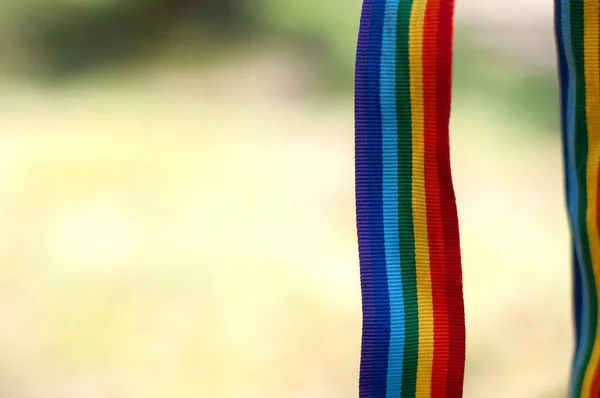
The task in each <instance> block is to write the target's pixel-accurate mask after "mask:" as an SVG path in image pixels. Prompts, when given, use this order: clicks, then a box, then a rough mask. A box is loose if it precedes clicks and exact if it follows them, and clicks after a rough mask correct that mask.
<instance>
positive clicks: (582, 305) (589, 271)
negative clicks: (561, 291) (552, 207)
mask: <svg viewBox="0 0 600 398" xmlns="http://www.w3.org/2000/svg"><path fill="white" fill-rule="evenodd" d="M555 20H556V42H557V48H558V60H559V62H558V63H559V72H560V88H561V108H562V120H561V127H562V137H563V149H564V150H563V156H564V164H565V177H566V188H567V189H566V191H567V208H568V213H569V222H570V227H571V237H572V245H573V257H574V260H573V268H574V269H573V274H574V278H573V279H574V288H573V296H574V297H573V301H574V314H575V331H576V333H575V335H576V342H575V354H574V356H573V364H572V371H571V382H570V390H569V396H570V397H585V398H590V397H593V398H597V397H600V366H598V365H599V362H600V341H599V339H598V337H599V336H600V333H599V332H600V329H599V327H600V324H599V323H598V315H599V314H598V310H599V307H598V287H600V239H599V237H598V230H599V227H600V225H599V224H600V217H599V215H600V212H599V211H598V210H599V208H600V202H599V201H598V187H599V184H600V180H599V179H598V172H599V167H600V60H599V55H600V33H599V26H600V22H599V21H600V2H599V0H556V1H555Z"/></svg>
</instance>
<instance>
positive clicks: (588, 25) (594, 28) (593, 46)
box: [581, 0, 600, 398]
mask: <svg viewBox="0 0 600 398" xmlns="http://www.w3.org/2000/svg"><path fill="white" fill-rule="evenodd" d="M598 17H599V15H598V1H597V0H596V1H589V0H588V1H585V3H584V34H583V36H584V59H585V91H586V93H585V95H586V98H585V99H586V118H587V126H588V132H587V136H588V161H587V170H586V183H587V203H588V204H587V206H588V208H587V213H586V223H587V231H588V238H589V244H590V251H591V257H592V267H593V268H594V278H595V280H596V286H597V287H598V286H600V247H599V245H600V239H598V225H597V222H596V201H597V199H598V162H599V161H600V98H599V94H600V80H599V75H598V67H599V62H598ZM599 315H600V314H599ZM599 319H600V316H599ZM598 336H600V323H598V326H597V328H596V341H595V342H594V349H593V351H592V356H591V358H590V363H589V364H588V367H587V370H586V373H585V377H584V379H583V386H582V390H581V396H582V397H586V398H587V397H590V396H591V395H590V393H591V387H592V382H593V380H594V372H595V370H596V368H597V367H598V360H599V359H600V346H599V345H598Z"/></svg>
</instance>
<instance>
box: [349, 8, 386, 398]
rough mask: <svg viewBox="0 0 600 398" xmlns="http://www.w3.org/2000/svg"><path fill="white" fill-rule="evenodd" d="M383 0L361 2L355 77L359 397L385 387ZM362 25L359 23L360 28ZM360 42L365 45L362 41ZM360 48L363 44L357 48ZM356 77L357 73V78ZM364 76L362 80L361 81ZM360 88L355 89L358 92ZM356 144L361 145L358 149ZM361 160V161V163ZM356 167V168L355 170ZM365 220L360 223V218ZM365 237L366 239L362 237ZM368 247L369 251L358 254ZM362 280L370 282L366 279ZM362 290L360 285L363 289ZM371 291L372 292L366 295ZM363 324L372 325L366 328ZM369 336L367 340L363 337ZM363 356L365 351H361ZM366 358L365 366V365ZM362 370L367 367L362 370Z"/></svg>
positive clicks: (376, 393)
mask: <svg viewBox="0 0 600 398" xmlns="http://www.w3.org/2000/svg"><path fill="white" fill-rule="evenodd" d="M385 3H386V2H385V0H371V1H368V0H366V1H365V5H364V9H363V12H367V11H369V12H370V17H369V18H368V21H369V22H368V31H369V33H368V45H367V46H366V67H365V70H364V73H365V75H364V76H360V78H361V82H360V83H361V84H363V83H364V101H365V102H364V105H365V112H364V114H361V116H362V117H365V120H366V132H362V134H363V136H362V137H361V140H357V149H356V151H357V160H358V157H359V155H360V156H361V157H364V158H365V159H361V161H360V162H357V166H356V167H357V177H356V179H357V180H356V184H357V212H358V218H359V230H358V234H359V245H360V242H361V241H364V240H368V246H362V247H360V251H361V267H362V268H368V269H369V271H370V278H369V279H370V283H371V284H372V291H371V288H367V290H368V294H369V299H372V300H374V302H373V303H372V308H365V306H366V304H371V303H366V302H363V308H364V309H365V310H366V311H365V312H364V313H363V319H364V321H363V322H364V323H363V333H364V334H363V348H364V347H365V346H368V347H372V348H371V349H372V352H370V353H365V352H364V351H363V358H362V361H361V397H369V398H378V397H381V398H385V396H386V386H387V368H388V351H389V341H390V302H389V293H388V285H387V267H386V262H385V238H384V224H383V191H382V187H383V151H382V118H381V105H380V67H381V50H382V41H383V24H384V18H385ZM364 28H365V26H364V25H362V26H361V30H362V29H364ZM363 45H364V43H363ZM359 47H361V48H360V51H364V47H363V46H359ZM357 78H358V76H357ZM362 79H364V80H362ZM360 88H361V87H357V90H359V89H360ZM358 146H364V147H362V148H358ZM365 161H366V164H365ZM359 168H360V169H361V170H359ZM363 217H364V218H366V219H368V222H366V223H363V222H362V218H363ZM365 234H367V235H368V236H367V237H365V236H364V235H365ZM365 250H368V252H369V253H362V252H363V251H365ZM364 280H365V282H369V281H368V280H367V278H365V279H364ZM363 290H364V288H363ZM371 295H372V296H371ZM367 326H368V327H370V328H373V330H372V331H367V330H366V329H367ZM368 339H373V341H372V343H371V342H369V343H368V344H365V343H367V342H366V341H365V340H368ZM365 354H366V355H365ZM367 361H371V364H370V365H369V364H368V363H366V362H367ZM367 369H369V370H370V372H369V371H367Z"/></svg>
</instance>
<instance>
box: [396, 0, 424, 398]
mask: <svg viewBox="0 0 600 398" xmlns="http://www.w3.org/2000/svg"><path fill="white" fill-rule="evenodd" d="M411 9H412V0H407V1H401V2H400V6H399V9H398V28H397V29H398V31H397V40H396V43H397V44H396V46H397V52H396V107H397V112H398V119H397V120H398V163H399V164H398V214H399V220H398V223H399V225H398V231H399V234H400V267H401V273H402V290H403V295H404V314H405V315H404V316H405V337H404V358H403V365H402V393H401V396H402V397H413V396H414V395H415V393H416V388H417V364H418V361H419V314H418V301H417V269H416V255H415V237H414V225H413V210H412V116H411V103H410V102H411V101H410V98H411V97H410V59H409V55H410V54H409V29H410V14H411Z"/></svg>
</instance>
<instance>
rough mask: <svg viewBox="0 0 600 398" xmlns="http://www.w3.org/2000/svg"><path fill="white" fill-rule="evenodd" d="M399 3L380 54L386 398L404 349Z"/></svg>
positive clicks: (396, 391)
mask: <svg viewBox="0 0 600 398" xmlns="http://www.w3.org/2000/svg"><path fill="white" fill-rule="evenodd" d="M398 7H399V0H388V1H387V2H386V8H385V24H384V27H383V49H382V54H381V83H380V84H381V87H380V90H381V91H380V98H381V119H382V123H383V136H382V146H383V148H382V149H383V225H384V237H385V261H386V267H387V279H388V291H389V295H390V318H391V325H390V326H391V327H390V329H391V330H390V348H389V355H388V374H387V392H386V397H387V398H399V397H400V391H401V386H402V360H403V356H404V355H403V349H404V298H403V296H402V275H401V273H400V236H399V233H398V219H399V217H398V126H397V117H396V25H397V20H398Z"/></svg>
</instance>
